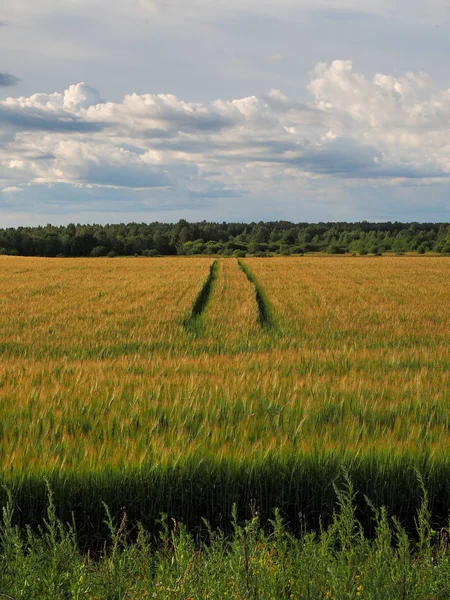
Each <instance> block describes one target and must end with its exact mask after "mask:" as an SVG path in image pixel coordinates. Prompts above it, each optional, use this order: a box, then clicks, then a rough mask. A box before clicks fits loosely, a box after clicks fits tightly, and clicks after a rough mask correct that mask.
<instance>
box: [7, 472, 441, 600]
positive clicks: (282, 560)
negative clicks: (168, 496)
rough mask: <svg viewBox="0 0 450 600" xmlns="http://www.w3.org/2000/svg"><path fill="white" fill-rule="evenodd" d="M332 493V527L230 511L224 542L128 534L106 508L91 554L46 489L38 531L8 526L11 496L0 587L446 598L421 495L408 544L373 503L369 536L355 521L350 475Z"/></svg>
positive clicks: (289, 597) (58, 592)
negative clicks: (290, 524)
mask: <svg viewBox="0 0 450 600" xmlns="http://www.w3.org/2000/svg"><path fill="white" fill-rule="evenodd" d="M336 493H337V496H338V509H337V511H336V512H335V515H334V517H333V519H332V521H331V523H330V525H329V526H328V527H327V528H326V529H325V528H322V529H321V530H320V531H319V532H318V533H315V532H307V531H306V530H304V531H303V532H302V534H301V535H300V536H299V537H294V536H293V535H292V534H290V533H289V530H288V528H287V527H286V526H285V524H284V523H283V521H282V518H281V517H280V514H279V513H278V512H277V511H275V515H274V518H273V519H271V520H270V521H269V523H268V524H267V527H262V525H261V522H260V519H259V517H258V516H257V515H256V514H254V515H253V517H252V518H251V519H250V520H248V521H247V522H245V523H244V524H239V523H238V521H237V516H236V511H235V510H234V511H233V517H232V528H233V529H232V533H231V535H230V536H228V537H226V536H225V535H224V534H223V533H221V532H220V531H213V530H212V529H211V528H210V527H209V526H208V524H207V523H206V522H205V523H204V531H203V534H199V535H198V536H197V537H196V538H194V537H193V536H192V535H190V534H189V533H188V532H187V531H186V529H185V527H184V526H183V525H181V524H179V523H177V522H176V521H172V522H170V523H169V522H167V520H166V519H165V518H163V519H162V520H161V522H160V533H159V537H158V538H157V539H154V538H153V539H152V538H151V536H150V535H149V534H148V533H147V532H146V531H145V530H144V529H143V527H141V526H139V527H138V530H137V531H135V532H132V531H130V529H129V526H128V522H127V517H126V515H123V518H122V521H121V523H120V524H116V523H115V522H114V519H113V518H112V517H111V514H110V512H109V510H108V509H107V508H106V507H105V514H106V518H105V522H106V524H107V526H108V528H109V531H110V540H109V544H108V545H105V546H104V547H103V549H102V551H101V552H100V553H98V554H97V555H92V553H91V552H90V551H87V552H86V551H82V550H81V549H80V548H79V545H78V543H77V535H76V531H75V527H74V526H71V525H68V524H63V523H62V522H61V521H60V520H59V519H58V518H57V516H56V510H55V505H54V502H53V497H52V494H51V493H50V494H49V504H48V508H47V516H46V518H45V519H44V522H43V524H42V526H41V527H40V529H39V531H38V532H37V533H36V532H33V531H32V530H31V529H30V528H27V529H26V530H25V531H24V530H21V529H20V528H19V527H17V526H15V525H13V522H14V514H13V508H12V506H13V502H12V500H11V498H10V499H9V502H8V503H7V505H6V506H5V508H4V509H3V519H2V523H1V525H0V543H1V546H2V554H1V569H0V591H1V592H2V593H4V594H8V595H10V596H11V597H12V598H14V599H15V600H19V599H23V600H25V599H26V600H29V599H31V598H39V600H47V599H48V600H59V599H61V600H63V599H64V600H67V599H74V600H75V599H81V598H91V599H92V600H93V599H96V600H103V599H105V600H119V599H124V600H125V599H141V598H161V599H163V598H164V599H165V598H167V599H178V598H179V599H180V600H181V599H184V600H186V599H194V598H195V599H200V598H209V599H214V598H217V599H221V600H222V599H224V598H236V599H246V600H247V599H257V598H264V599H273V600H282V599H286V600H294V599H304V598H310V599H315V598H317V599H319V598H334V599H336V600H338V599H341V598H342V599H344V598H368V599H369V598H377V599H380V600H381V599H386V598H389V599H396V598H402V599H404V598H408V599H418V598H429V599H439V598H442V599H444V598H449V597H450V553H449V545H448V531H447V529H443V530H441V531H438V532H435V531H433V530H432V529H431V526H430V512H429V509H428V500H427V494H426V492H425V491H424V492H423V494H424V495H423V501H422V504H421V506H420V508H419V511H418V513H417V516H416V519H415V523H416V527H415V529H416V531H415V535H414V536H413V537H414V539H412V538H411V537H409V536H408V534H407V533H406V531H405V530H404V529H403V528H402V526H401V525H400V524H399V522H398V521H397V520H395V519H392V520H390V519H389V518H388V516H387V512H386V510H385V509H383V508H381V509H377V508H375V507H372V511H373V519H374V523H375V532H376V533H375V537H374V538H373V539H372V540H369V539H368V538H366V537H365V536H364V533H363V530H362V527H361V525H360V523H359V522H358V520H357V518H356V509H355V494H354V491H353V487H352V485H351V483H350V481H349V480H348V478H346V483H345V485H344V486H343V488H341V489H340V490H336ZM132 537H133V538H135V540H136V541H133V542H132V541H131V538H132ZM0 597H1V596H0Z"/></svg>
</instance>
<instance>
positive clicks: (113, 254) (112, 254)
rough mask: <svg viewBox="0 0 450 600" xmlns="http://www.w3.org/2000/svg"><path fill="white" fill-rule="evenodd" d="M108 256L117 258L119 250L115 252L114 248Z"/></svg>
mask: <svg viewBox="0 0 450 600" xmlns="http://www.w3.org/2000/svg"><path fill="white" fill-rule="evenodd" d="M106 256H107V257H108V258H115V257H116V256H117V252H114V250H110V251H109V252H108V254H107V255H106Z"/></svg>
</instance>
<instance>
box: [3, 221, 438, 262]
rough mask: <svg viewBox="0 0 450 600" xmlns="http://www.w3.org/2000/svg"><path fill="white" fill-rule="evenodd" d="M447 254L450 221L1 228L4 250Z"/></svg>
mask: <svg viewBox="0 0 450 600" xmlns="http://www.w3.org/2000/svg"><path fill="white" fill-rule="evenodd" d="M311 252H323V253H327V254H346V253H350V254H361V255H364V254H383V253H384V252H392V253H395V254H401V253H404V252H417V253H419V254H425V253H426V252H435V253H439V254H450V224H449V223H417V222H414V223H399V222H394V223H392V222H386V223H371V222H367V221H362V222H358V223H346V222H338V223H332V222H329V223H291V222H289V221H271V222H262V221H260V222H258V223H255V222H253V223H225V222H223V223H213V222H207V221H201V222H197V223H189V222H187V221H186V220H184V219H181V220H179V221H178V222H177V223H175V224H170V223H159V222H154V223H128V224H123V223H120V224H108V225H98V224H93V225H81V224H77V225H75V224H74V223H70V224H68V225H64V226H54V225H50V224H48V225H45V226H38V227H17V228H6V229H0V254H3V255H16V256H17V255H20V256H49V257H71V256H73V257H81V256H110V257H114V256H135V255H138V256H160V255H166V256H167V255H198V254H206V255H224V256H232V255H234V256H238V257H243V256H245V255H247V254H250V255H255V256H270V255H273V254H278V255H282V256H289V255H290V254H306V253H311Z"/></svg>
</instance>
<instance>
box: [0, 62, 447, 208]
mask: <svg viewBox="0 0 450 600" xmlns="http://www.w3.org/2000/svg"><path fill="white" fill-rule="evenodd" d="M308 89H309V92H310V94H311V96H312V98H311V101H310V102H309V103H304V102H299V101H297V100H296V99H291V98H288V97H287V96H286V95H284V94H283V93H282V92H281V91H279V90H271V91H270V92H269V93H268V94H267V96H262V97H257V96H249V97H246V98H239V99H235V100H223V99H218V100H215V101H213V102H209V103H192V102H186V101H183V100H181V99H179V98H177V97H176V96H174V95H171V94H142V95H138V94H129V95H126V96H125V97H124V98H123V100H122V102H118V103H114V102H103V101H102V100H101V97H100V94H99V92H98V91H97V90H96V89H95V88H92V87H89V86H88V85H86V84H85V83H79V84H76V85H71V86H70V87H69V88H68V89H67V90H65V92H64V93H53V94H33V95H31V96H30V97H19V98H7V99H6V100H4V101H2V102H0V121H2V122H3V123H4V125H5V126H6V127H7V128H8V127H9V129H10V134H9V135H7V136H5V137H3V138H2V139H0V180H1V181H3V185H4V186H5V188H6V189H7V190H8V189H9V190H14V189H20V187H19V186H23V185H27V184H33V183H34V184H36V183H38V184H55V183H58V184H71V185H73V186H80V185H81V186H96V187H114V188H134V189H148V190H151V189H162V190H164V189H166V190H169V193H171V194H174V193H178V191H180V190H182V189H183V190H185V191H186V193H188V194H191V197H192V196H196V197H198V198H204V197H210V198H214V197H217V196H222V197H227V196H235V195H241V194H245V193H248V192H249V191H253V192H258V190H259V191H260V192H261V193H262V192H263V191H264V192H267V190H269V189H273V190H280V189H285V188H286V186H288V187H289V186H290V188H291V189H295V188H296V186H297V187H298V186H300V185H304V182H305V181H307V180H308V179H309V180H314V181H317V179H325V180H327V179H330V178H334V179H336V178H338V179H339V180H340V181H347V182H348V183H349V184H351V182H352V181H354V180H367V181H374V180H383V181H385V182H388V183H389V184H390V185H398V182H399V181H404V180H406V179H407V180H410V181H417V182H421V181H423V180H428V179H436V180H441V179H442V178H446V177H447V176H449V175H450V141H449V140H450V92H449V91H448V90H443V91H441V92H437V93H436V92H434V91H433V85H432V82H431V80H430V78H429V77H428V76H427V75H426V74H423V73H418V74H413V73H405V74H404V75H402V76H400V77H393V76H392V75H386V74H380V73H379V74H375V75H374V76H373V77H372V78H367V77H365V76H363V75H361V74H359V73H357V72H355V71H354V69H353V66H352V63H351V61H344V60H336V61H334V62H332V63H330V64H327V63H320V64H318V65H317V66H316V69H315V71H314V74H313V76H312V79H311V81H310V84H309V86H308Z"/></svg>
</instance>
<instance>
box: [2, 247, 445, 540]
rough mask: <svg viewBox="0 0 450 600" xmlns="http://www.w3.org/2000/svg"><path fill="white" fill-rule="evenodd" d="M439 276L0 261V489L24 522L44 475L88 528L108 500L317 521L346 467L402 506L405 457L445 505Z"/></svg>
mask: <svg viewBox="0 0 450 600" xmlns="http://www.w3.org/2000/svg"><path fill="white" fill-rule="evenodd" d="M210 273H212V276H211V281H210V283H209V287H208V288H207V289H206V292H205V290H204V289H203V288H204V286H205V282H207V280H208V277H209V276H210V275H209V274H210ZM449 276H450V261H449V260H448V259H446V258H435V257H433V258H431V257H398V258H396V257H383V258H381V259H380V258H362V257H320V256H308V257H297V258H296V257H288V258H271V259H266V258H247V259H244V260H242V261H241V265H239V264H238V261H237V260H235V259H234V258H220V259H218V260H217V261H214V259H212V258H208V257H205V258H190V257H189V258H188V257H179V258H178V257H171V258H156V259H147V258H130V259H107V258H105V259H39V258H19V257H3V256H2V257H0V286H1V290H2V293H1V296H0V309H1V310H0V402H1V405H0V406H1V413H0V450H1V452H0V480H1V483H3V484H6V485H7V486H8V487H10V488H12V489H13V490H15V493H16V494H17V496H18V498H19V500H18V502H19V503H21V505H22V506H24V508H23V509H22V510H23V513H24V518H25V516H27V517H28V518H29V519H31V520H32V519H33V518H35V517H36V518H38V516H39V512H40V511H41V509H42V505H43V504H44V503H45V480H48V481H50V483H51V485H52V487H53V489H54V490H55V493H56V495H57V500H58V502H57V504H58V506H60V507H61V511H63V512H64V511H67V512H68V513H69V512H70V511H71V510H76V511H78V512H81V513H82V515H84V517H85V518H86V519H88V520H89V523H90V524H91V525H92V527H93V528H97V527H100V528H101V519H102V517H101V516H100V515H101V508H102V507H101V501H102V500H106V501H107V502H108V503H109V504H110V505H111V506H112V507H113V508H114V507H120V506H122V505H124V504H127V505H128V506H131V507H132V513H133V511H134V513H133V514H135V515H136V516H137V517H139V518H143V519H144V520H145V518H147V519H148V520H151V519H154V518H156V517H157V515H158V513H159V512H161V511H163V512H169V513H171V514H172V513H173V514H174V515H176V516H180V517H182V518H183V520H184V521H185V522H187V523H188V524H189V523H193V522H195V520H196V519H199V518H200V517H201V516H208V517H212V518H213V520H214V518H216V519H219V520H220V518H222V517H223V515H224V514H225V513H227V514H228V515H229V513H230V511H231V506H232V504H233V503H234V502H238V503H240V506H241V508H242V510H243V511H245V510H247V509H248V505H249V504H250V503H252V502H253V503H255V502H256V503H257V504H258V506H260V507H261V510H267V511H269V510H271V509H272V508H273V507H274V506H280V508H282V509H283V510H284V511H285V514H286V515H287V516H289V517H291V516H292V519H293V520H295V518H298V513H299V512H303V513H309V514H311V515H313V517H312V518H313V519H317V518H318V516H319V515H320V514H323V513H324V512H327V511H328V512H331V505H332V502H333V488H332V483H333V481H335V480H336V477H337V476H338V473H339V469H340V466H341V465H342V464H345V465H346V466H347V468H349V470H350V472H352V473H353V477H354V479H355V481H356V483H357V485H359V487H360V489H361V490H362V491H363V492H365V493H367V494H368V495H369V496H371V497H372V498H375V499H379V500H380V501H382V502H383V503H385V504H387V505H388V506H392V508H393V510H395V511H396V512H397V513H399V512H400V513H402V512H403V513H407V512H408V511H410V508H411V507H412V506H413V505H414V503H415V501H416V499H417V498H416V497H417V486H416V483H415V481H414V471H415V470H416V469H417V470H419V471H420V472H421V473H422V474H423V476H424V478H425V480H426V481H427V483H428V485H429V488H430V498H431V503H432V507H433V510H435V511H436V513H440V512H443V511H444V506H447V505H446V502H447V500H448V499H449V498H450V477H449V475H450V468H449V467H448V464H447V462H448V461H447V457H448V453H449V451H450V436H449V423H450V384H449V373H450V335H449V333H450V286H449V285H448V282H449ZM255 289H256V291H257V292H258V293H259V294H260V297H259V296H258V293H255ZM202 290H203V294H204V295H205V293H206V296H207V297H205V298H204V301H203V304H202V305H201V310H200V313H199V314H195V315H193V314H192V309H193V306H194V305H195V303H196V299H198V297H199V295H201V294H202ZM264 310H266V311H268V312H267V314H270V320H268V321H267V323H263V322H262V321H261V311H264ZM187 323H189V326H187ZM445 511H446V509H445ZM149 515H150V516H149ZM295 515H297V517H295ZM441 516H442V517H444V516H446V515H441ZM91 525H90V526H91Z"/></svg>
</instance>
